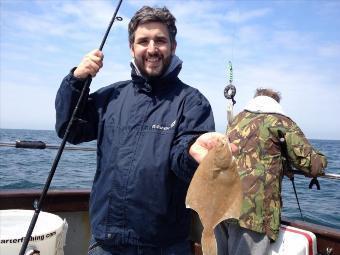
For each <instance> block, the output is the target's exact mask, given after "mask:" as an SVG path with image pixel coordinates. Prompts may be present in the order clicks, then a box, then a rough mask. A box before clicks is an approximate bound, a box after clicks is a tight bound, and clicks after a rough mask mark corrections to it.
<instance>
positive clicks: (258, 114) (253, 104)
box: [215, 89, 327, 255]
mask: <svg viewBox="0 0 340 255" xmlns="http://www.w3.org/2000/svg"><path fill="white" fill-rule="evenodd" d="M279 103H280V94H279V93H278V92H275V91H273V90H271V89H257V91H256V93H255V97H254V98H253V99H252V100H251V101H250V102H249V103H248V104H247V105H246V107H245V109H244V110H243V111H242V112H241V113H239V114H238V115H237V116H236V117H235V119H234V120H233V122H232V124H231V125H230V127H229V128H228V131H227V134H228V136H229V140H230V142H231V143H233V144H235V145H237V146H238V147H239V150H238V151H237V152H234V153H233V154H234V156H235V158H236V164H237V169H238V172H239V175H240V178H241V183H242V189H243V202H242V208H241V216H240V219H239V221H238V222H226V221H224V222H222V223H221V224H219V225H218V226H217V227H216V229H215V235H216V238H217V242H218V250H219V252H218V254H219V255H222V254H223V255H265V254H267V253H268V249H269V244H270V242H271V241H275V240H276V239H277V237H278V234H279V228H280V217H281V206H282V205H281V182H282V178H283V175H284V169H283V163H282V161H283V156H284V155H285V154H286V153H285V152H283V151H281V145H280V137H281V134H282V136H283V137H284V139H285V141H286V145H287V146H286V147H287V155H288V160H289V161H290V163H291V164H292V165H293V166H294V167H296V168H297V169H300V170H302V171H303V172H304V173H305V174H306V175H307V176H312V177H315V176H319V175H322V174H323V173H324V172H323V170H324V168H325V167H326V165H327V161H326V157H325V156H324V155H323V154H321V153H320V152H318V151H317V150H315V149H314V148H313V147H312V145H311V144H310V143H309V142H308V140H307V139H306V137H305V136H304V134H303V132H302V131H301V129H300V128H299V127H298V126H297V124H296V123H295V122H294V121H293V120H291V119H290V118H289V117H288V116H286V115H285V113H284V112H283V110H282V107H281V105H280V104H279Z"/></svg>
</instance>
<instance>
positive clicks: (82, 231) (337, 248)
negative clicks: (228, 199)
mask: <svg viewBox="0 0 340 255" xmlns="http://www.w3.org/2000/svg"><path fill="white" fill-rule="evenodd" d="M40 195H41V190H28V189H26V190H1V191H0V210H9V209H23V210H33V204H34V201H36V199H39V197H40ZM89 196H90V190H89V189H77V190H72V189H67V190H49V191H48V193H47V195H46V198H45V202H44V205H43V207H42V211H44V212H50V213H53V214H56V215H58V216H60V217H61V218H62V219H66V221H67V223H68V231H67V235H66V246H65V247H64V253H65V255H71V254H72V255H77V254H87V249H88V241H89V238H90V227H89V215H88V206H89ZM281 223H282V225H281V226H288V227H292V229H298V230H304V231H308V232H312V233H313V234H314V235H315V237H316V244H317V248H316V249H317V251H315V252H313V253H311V251H309V253H307V254H318V255H337V254H340V230H338V229H335V228H330V227H326V226H321V225H318V224H313V223H309V222H305V221H300V220H292V219H288V218H282V221H281ZM201 231H202V225H201V224H200V221H199V218H198V215H197V214H196V213H194V212H193V216H192V228H191V234H190V240H191V241H192V250H193V254H195V255H203V254H202V249H201V245H200V238H201ZM294 232H296V231H294ZM297 232H299V231H297ZM273 254H275V253H273ZM6 255H7V254H6Z"/></svg>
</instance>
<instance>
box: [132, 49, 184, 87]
mask: <svg viewBox="0 0 340 255" xmlns="http://www.w3.org/2000/svg"><path fill="white" fill-rule="evenodd" d="M182 63H183V61H182V60H180V59H179V57H177V56H176V55H174V56H173V57H172V58H171V62H170V65H169V67H168V69H167V70H166V71H165V73H164V74H163V75H162V76H161V77H158V78H155V79H150V78H148V77H145V76H143V75H142V74H141V72H140V71H139V70H138V67H137V66H136V64H135V62H134V60H132V61H131V63H130V66H131V78H132V82H133V84H134V86H135V87H136V88H137V89H139V90H143V91H145V92H157V91H164V90H168V89H171V84H172V83H173V82H174V81H175V80H176V79H178V78H177V76H178V74H179V72H180V71H181V69H182Z"/></svg>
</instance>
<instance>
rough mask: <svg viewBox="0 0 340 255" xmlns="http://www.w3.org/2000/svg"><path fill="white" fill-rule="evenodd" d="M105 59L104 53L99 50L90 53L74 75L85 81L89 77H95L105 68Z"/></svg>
mask: <svg viewBox="0 0 340 255" xmlns="http://www.w3.org/2000/svg"><path fill="white" fill-rule="evenodd" d="M103 58H104V54H103V52H102V51H100V50H98V49H95V50H93V51H91V52H89V53H88V54H86V56H85V57H84V58H83V59H82V61H81V62H80V64H79V65H78V67H77V68H76V69H75V70H74V72H73V75H74V76H75V77H77V78H80V79H85V78H87V77H88V76H89V75H91V76H92V77H95V76H96V74H97V73H98V71H99V69H100V68H102V67H103Z"/></svg>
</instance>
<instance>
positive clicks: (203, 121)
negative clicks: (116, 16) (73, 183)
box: [56, 65, 214, 246]
mask: <svg viewBox="0 0 340 255" xmlns="http://www.w3.org/2000/svg"><path fill="white" fill-rule="evenodd" d="M132 67H133V66H132ZM180 69H181V65H178V66H177V67H176V68H175V69H174V70H173V71H172V72H170V73H169V74H168V75H167V76H166V77H164V78H161V79H160V80H158V81H157V82H156V81H146V80H145V79H144V78H143V77H141V76H139V75H137V74H136V71H135V69H134V68H132V75H131V76H132V80H129V81H123V82H118V83H115V84H113V85H110V86H107V87H104V88H102V89H100V90H98V91H97V92H95V93H93V94H90V95H89V96H88V100H87V102H86V105H85V108H84V111H83V113H82V116H81V117H82V119H83V120H85V121H84V122H77V123H76V124H75V125H74V127H73V128H72V132H71V134H70V136H69V139H68V141H69V142H71V143H73V144H77V143H80V142H84V141H91V140H94V139H97V171H96V174H95V177H94V182H93V186H92V191H91V197H90V219H91V229H92V234H93V235H94V237H95V238H97V239H101V240H105V242H108V243H110V244H136V245H155V246H162V245H168V244H172V243H175V242H177V241H182V240H184V239H186V238H187V237H188V234H189V225H190V214H189V213H190V211H189V209H186V208H185V196H186V192H187V188H188V185H189V182H190V180H191V178H192V176H193V174H194V172H195V170H196V168H197V163H196V161H195V160H194V159H193V158H192V157H191V156H190V155H189V153H188V149H189V145H190V143H191V142H193V141H194V139H195V138H196V137H197V136H198V135H200V134H202V133H205V132H208V131H214V120H213V114H212V110H211V107H210V105H209V102H208V101H207V100H206V98H205V97H204V96H203V95H202V94H201V93H200V92H199V91H198V90H197V89H194V88H192V87H190V86H188V85H186V84H184V83H183V82H182V81H180V80H179V78H178V77H177V75H178V73H179V72H180ZM83 84H84V81H82V80H80V79H77V78H75V77H74V76H73V75H72V72H71V73H70V74H69V75H68V76H66V77H65V78H64V80H63V82H62V84H61V86H60V88H59V91H58V94H57V97H56V113H57V118H56V131H57V133H58V135H59V137H62V136H63V134H64V132H65V129H66V126H67V122H68V121H69V119H70V117H71V114H72V111H73V108H74V106H75V104H76V102H77V100H78V98H79V95H80V90H81V89H82V87H83Z"/></svg>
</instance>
